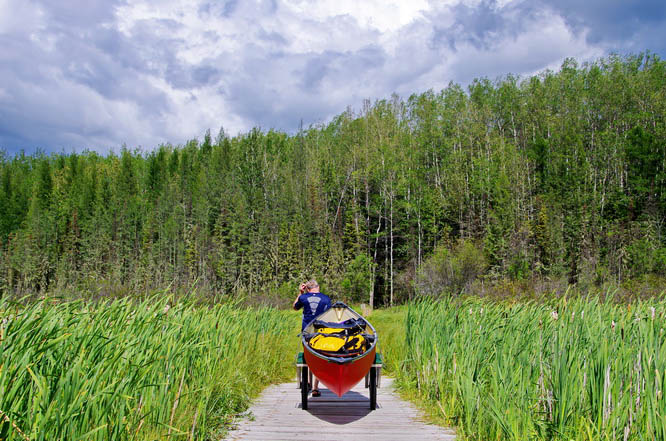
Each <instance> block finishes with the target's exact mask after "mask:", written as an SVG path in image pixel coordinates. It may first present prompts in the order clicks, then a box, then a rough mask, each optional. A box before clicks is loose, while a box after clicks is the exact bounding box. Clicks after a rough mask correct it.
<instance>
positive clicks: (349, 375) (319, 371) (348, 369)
mask: <svg viewBox="0 0 666 441" xmlns="http://www.w3.org/2000/svg"><path fill="white" fill-rule="evenodd" d="M303 349H304V350H303V355H304V356H305V362H306V363H307V365H308V367H309V368H310V370H311V371H312V374H313V375H314V376H315V377H317V378H318V379H319V381H321V382H322V383H323V384H324V385H325V386H326V387H327V388H328V389H329V390H331V391H332V392H333V393H335V394H336V395H337V396H339V397H341V396H342V395H344V393H345V392H347V391H349V390H350V389H351V388H352V387H354V386H356V385H357V384H358V383H359V382H360V381H361V380H362V379H363V378H364V377H365V375H366V374H367V373H368V372H369V371H370V368H371V367H372V364H373V363H374V361H375V351H376V349H377V348H376V346H373V347H372V349H370V350H369V351H368V352H366V353H364V354H363V355H362V356H360V357H358V358H355V359H354V360H352V361H350V362H349V363H344V364H340V363H334V362H331V361H328V360H326V359H324V358H321V357H318V356H317V355H315V354H313V353H312V352H311V351H309V350H308V348H305V347H304V348H303Z"/></svg>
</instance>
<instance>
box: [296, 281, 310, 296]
mask: <svg viewBox="0 0 666 441" xmlns="http://www.w3.org/2000/svg"><path fill="white" fill-rule="evenodd" d="M307 288H308V287H307V286H306V285H305V283H301V284H300V285H299V287H298V290H299V291H300V292H301V294H303V293H304V292H305V290H306V289H307Z"/></svg>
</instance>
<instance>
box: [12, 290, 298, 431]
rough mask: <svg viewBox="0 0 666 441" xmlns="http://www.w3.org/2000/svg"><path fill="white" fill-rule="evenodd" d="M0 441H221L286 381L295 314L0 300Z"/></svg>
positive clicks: (125, 302)
mask: <svg viewBox="0 0 666 441" xmlns="http://www.w3.org/2000/svg"><path fill="white" fill-rule="evenodd" d="M0 321H1V325H0V338H1V342H0V412H1V413H0V439H2V440H21V441H24V440H26V439H29V440H70V441H75V440H114V441H115V440H148V439H151V440H152V439H174V440H177V439H184V440H185V439H197V440H199V439H201V440H204V439H219V437H220V436H221V434H222V433H223V432H224V431H225V429H226V428H227V426H228V423H229V422H230V421H231V418H232V417H233V415H234V414H236V413H238V412H241V411H243V410H244V409H245V408H246V407H247V405H248V404H249V400H250V398H251V396H252V395H253V394H256V393H257V392H258V391H259V390H261V388H262V387H263V386H264V385H265V384H266V383H270V382H277V381H282V380H285V379H287V378H289V376H290V375H291V374H293V354H294V353H295V352H296V350H297V349H298V338H297V337H296V335H297V333H298V330H299V328H298V325H299V319H298V316H297V315H296V314H294V313H293V312H284V311H278V310H274V309H266V308H264V309H241V308H238V307H235V306H233V305H217V306H213V307H202V306H194V305H176V306H172V307H168V305H167V303H166V302H165V301H155V300H154V299H153V300H147V301H144V302H143V303H136V302H132V301H129V300H117V301H114V302H111V303H102V304H97V305H91V304H87V303H84V302H81V301H79V302H69V303H53V302H51V301H49V300H42V301H40V302H37V303H34V304H30V305H28V306H25V305H19V304H11V303H8V302H7V301H2V302H0Z"/></svg>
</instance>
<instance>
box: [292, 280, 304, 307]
mask: <svg viewBox="0 0 666 441" xmlns="http://www.w3.org/2000/svg"><path fill="white" fill-rule="evenodd" d="M305 288H306V287H305V283H301V285H300V286H299V287H298V291H299V293H298V294H297V295H296V300H294V304H293V307H294V309H297V310H298V309H301V306H303V305H302V304H301V302H299V301H298V300H299V299H300V297H301V295H302V294H303V293H304V292H305Z"/></svg>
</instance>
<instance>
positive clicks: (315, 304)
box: [294, 279, 331, 397]
mask: <svg viewBox="0 0 666 441" xmlns="http://www.w3.org/2000/svg"><path fill="white" fill-rule="evenodd" d="M298 290H299V294H298V295H297V296H296V300H294V309H296V310H299V309H301V308H303V322H302V323H301V331H302V330H303V329H305V327H306V326H307V325H308V324H309V323H310V322H311V321H312V320H313V319H314V318H315V317H317V316H318V315H319V314H321V313H323V312H324V311H326V310H327V309H328V308H330V307H331V299H330V297H328V296H327V295H326V294H322V293H321V292H319V284H318V283H317V281H316V280H314V279H312V280H310V281H309V282H306V283H301V284H300V286H299V287H298ZM320 395H321V392H319V379H318V378H317V377H314V385H313V387H312V396H313V397H318V396H320Z"/></svg>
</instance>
